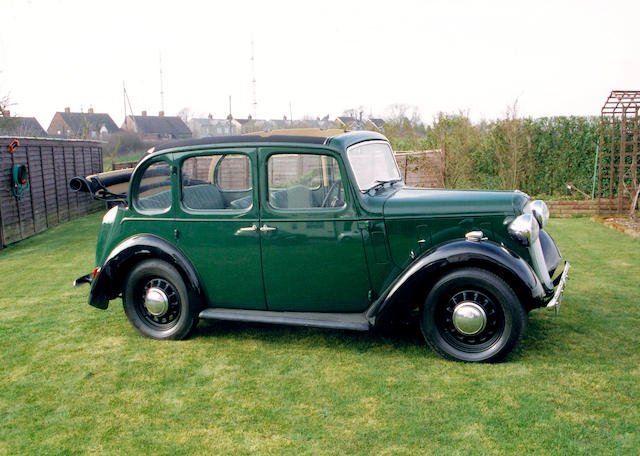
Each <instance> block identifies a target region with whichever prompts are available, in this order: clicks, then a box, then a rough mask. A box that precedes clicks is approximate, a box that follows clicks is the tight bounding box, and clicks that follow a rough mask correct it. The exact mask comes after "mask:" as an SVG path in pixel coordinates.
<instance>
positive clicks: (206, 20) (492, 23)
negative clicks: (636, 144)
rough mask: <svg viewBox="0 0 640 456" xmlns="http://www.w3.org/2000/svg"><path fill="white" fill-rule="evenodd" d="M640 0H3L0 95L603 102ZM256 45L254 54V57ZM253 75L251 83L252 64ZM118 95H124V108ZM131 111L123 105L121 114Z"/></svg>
mask: <svg viewBox="0 0 640 456" xmlns="http://www.w3.org/2000/svg"><path fill="white" fill-rule="evenodd" d="M639 13H640V2H638V1H637V0H636V1H616V0H608V1H604V0H603V1H562V0H556V1H546V0H536V1H518V0H510V1H466V0H465V1H463V0H449V1H435V0H425V1H403V0H395V1H391V0H386V1H380V2H378V1H372V0H369V1H366V2H360V1H347V0H343V1H330V0H327V1H313V2H305V1H293V2H288V1H278V0H269V1H255V2H254V1H251V0H244V1H241V2H229V1H226V2H218V1H189V0H182V1H180V2H176V1H170V2H163V1H158V0H157V1H154V2H145V1H132V0H129V1H120V0H110V1H108V2H107V1H100V2H97V1H91V0H84V1H66V0H49V1H36V0H32V1H29V0H22V1H19V0H0V17H1V18H2V21H1V22H2V27H0V96H2V95H7V94H8V95H9V96H10V98H11V101H12V102H13V103H14V105H13V106H11V108H10V109H11V111H12V112H13V113H14V114H16V115H20V116H35V117H36V118H37V119H38V120H39V121H40V123H41V124H42V126H43V127H44V128H45V129H46V128H47V127H48V125H49V123H50V121H51V118H52V117H53V115H54V113H55V112H56V111H63V110H64V108H65V107H70V108H71V110H72V111H81V110H83V111H86V110H87V109H88V108H89V107H93V109H94V110H95V112H107V113H109V114H110V115H111V117H112V118H113V119H114V120H115V122H116V123H117V124H118V125H121V124H122V122H123V119H124V103H123V82H124V84H125V86H126V89H127V93H128V95H129V100H130V104H131V108H132V109H133V111H134V113H135V114H140V112H141V111H142V110H146V111H148V112H149V114H150V115H152V114H157V113H158V111H159V110H160V109H161V97H160V67H161V66H160V60H161V61H162V72H163V78H162V81H163V88H164V110H165V112H166V114H167V115H176V114H177V113H178V112H179V111H180V110H181V109H183V108H189V110H190V111H191V112H192V113H193V115H196V116H206V115H208V114H209V113H210V114H212V115H213V116H214V118H224V117H226V116H227V114H228V113H229V97H231V105H232V106H231V108H232V114H233V116H234V117H236V118H243V117H247V116H248V115H250V114H253V113H254V106H253V90H254V87H255V94H256V101H257V105H256V110H255V112H256V114H257V117H258V118H282V117H283V116H284V115H286V116H287V117H288V116H289V115H290V113H291V114H292V115H293V117H294V118H302V117H304V116H311V117H314V118H315V117H316V116H320V117H323V116H325V115H327V114H329V115H330V117H331V118H335V117H336V116H338V115H340V114H342V113H343V112H344V111H345V110H348V109H358V110H362V111H363V112H364V115H365V116H374V117H384V116H388V115H390V114H391V112H392V111H391V110H390V106H392V105H394V104H402V105H407V106H409V107H410V108H409V110H410V111H412V110H416V111H417V112H418V113H419V114H420V115H421V117H422V119H423V120H424V121H425V122H427V123H430V122H431V121H432V120H433V118H434V116H436V115H437V113H438V112H448V113H455V112H459V111H465V112H468V113H469V115H470V116H471V117H472V119H474V120H476V121H477V120H480V119H487V120H490V119H495V118H499V117H502V116H504V114H505V112H506V110H507V108H508V106H510V105H513V104H514V102H516V101H517V106H518V112H519V114H520V115H521V116H530V117H542V116H555V115H599V111H600V108H601V106H602V104H603V103H604V101H605V100H606V97H607V95H608V94H609V92H610V91H611V90H613V89H640V58H639V57H640V55H639V51H638V49H639V47H638V33H637V18H638V17H640V14H639ZM252 43H253V57H254V60H253V63H254V64H253V68H252ZM254 75H255V80H256V82H255V85H254V84H253V82H252V81H253V78H254ZM127 109H129V108H128V107H127ZM129 113H130V112H129Z"/></svg>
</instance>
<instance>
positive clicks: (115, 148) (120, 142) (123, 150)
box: [104, 130, 147, 162]
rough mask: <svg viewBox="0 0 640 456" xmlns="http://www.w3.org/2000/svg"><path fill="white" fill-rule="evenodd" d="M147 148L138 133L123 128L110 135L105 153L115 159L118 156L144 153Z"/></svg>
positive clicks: (112, 159)
mask: <svg viewBox="0 0 640 456" xmlns="http://www.w3.org/2000/svg"><path fill="white" fill-rule="evenodd" d="M146 149H147V144H145V143H144V142H143V141H142V140H141V139H140V137H139V136H138V135H136V134H135V133H132V132H130V131H126V130H121V131H120V132H118V133H114V134H112V135H111V136H109V141H108V142H107V144H106V145H105V147H104V153H105V155H106V156H107V157H109V160H111V161H112V162H114V161H115V159H116V158H117V157H121V156H125V155H133V154H138V153H144V151H145V150H146Z"/></svg>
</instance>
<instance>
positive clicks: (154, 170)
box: [135, 161, 171, 211]
mask: <svg viewBox="0 0 640 456" xmlns="http://www.w3.org/2000/svg"><path fill="white" fill-rule="evenodd" d="M135 195H136V197H135V206H136V207H137V208H138V209H141V210H145V211H161V210H166V209H169V208H170V207H171V167H170V166H169V164H168V163H167V162H164V161H161V162H157V163H153V164H151V165H149V166H148V167H147V169H145V170H144V173H143V174H142V178H141V179H140V183H139V184H138V189H137V191H136V193H135Z"/></svg>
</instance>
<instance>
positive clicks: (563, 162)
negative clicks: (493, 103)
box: [390, 113, 600, 197]
mask: <svg viewBox="0 0 640 456" xmlns="http://www.w3.org/2000/svg"><path fill="white" fill-rule="evenodd" d="M599 122H600V121H599V118H598V117H577V116H571V117H543V118H538V119H530V118H527V119H517V118H507V119H499V120H496V121H492V122H480V123H475V124H474V123H472V122H471V121H470V120H469V118H468V116H466V115H464V114H462V115H460V114H442V113H441V114H440V115H439V116H438V118H436V119H435V120H434V122H433V124H432V125H431V126H428V127H427V128H426V129H425V130H424V131H425V133H424V136H422V137H421V138H416V137H415V136H413V137H402V136H394V135H390V140H391V142H392V145H393V146H394V148H395V149H396V150H406V149H415V148H424V149H433V148H443V149H444V150H445V151H446V161H447V177H446V178H445V185H446V186H447V187H453V188H462V187H467V188H468V187H473V188H492V189H505V190H508V189H515V188H518V189H520V190H522V191H525V192H527V193H529V194H531V195H545V196H553V197H561V196H563V195H566V194H567V190H566V185H567V183H572V184H574V185H575V186H577V187H578V188H579V189H581V190H583V191H584V192H586V193H591V187H592V179H593V167H594V160H595V158H596V148H597V145H598V141H599V134H600V133H599V132H600V130H599V129H600V123H599ZM390 133H393V132H390Z"/></svg>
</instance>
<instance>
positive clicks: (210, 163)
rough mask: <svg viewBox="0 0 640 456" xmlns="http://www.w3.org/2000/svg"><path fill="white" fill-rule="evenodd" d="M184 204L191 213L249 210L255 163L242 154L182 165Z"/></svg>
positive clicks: (205, 157)
mask: <svg viewBox="0 0 640 456" xmlns="http://www.w3.org/2000/svg"><path fill="white" fill-rule="evenodd" d="M181 176H182V204H184V206H185V207H186V208H188V209H200V210H224V209H248V208H250V207H251V205H252V203H253V197H252V185H251V161H250V160H249V157H247V156H246V155H241V154H224V155H202V156H198V157H191V158H187V159H186V160H185V161H183V162H182V173H181Z"/></svg>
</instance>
